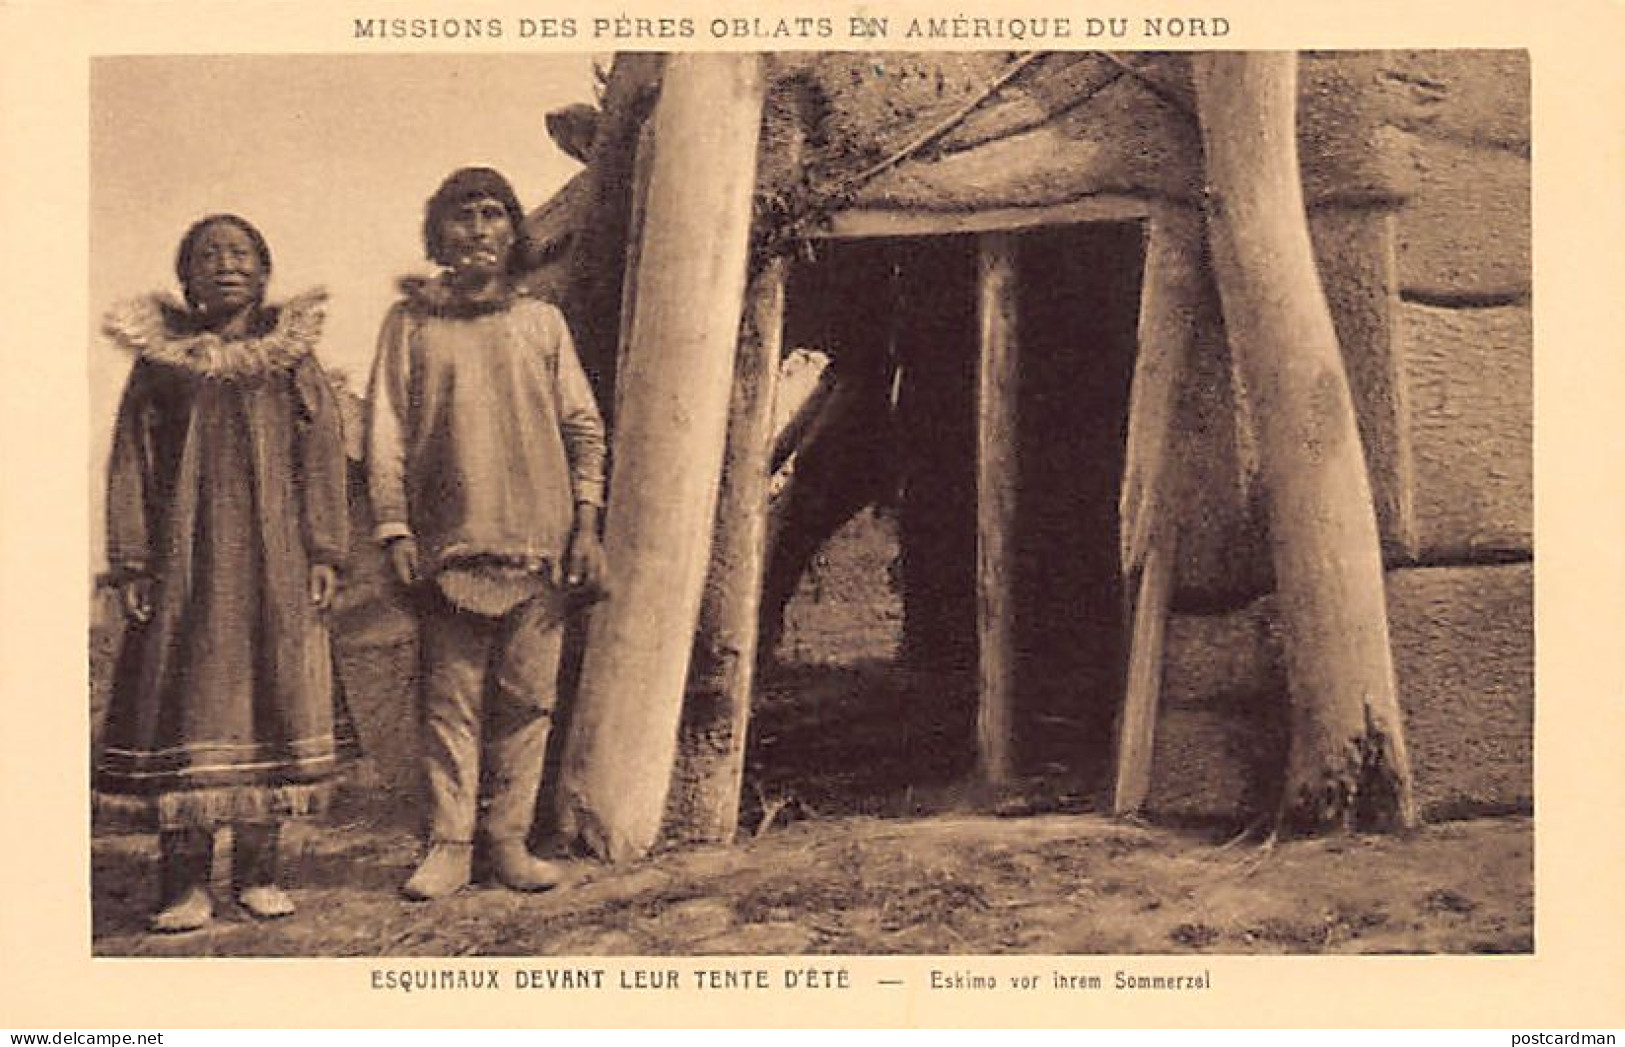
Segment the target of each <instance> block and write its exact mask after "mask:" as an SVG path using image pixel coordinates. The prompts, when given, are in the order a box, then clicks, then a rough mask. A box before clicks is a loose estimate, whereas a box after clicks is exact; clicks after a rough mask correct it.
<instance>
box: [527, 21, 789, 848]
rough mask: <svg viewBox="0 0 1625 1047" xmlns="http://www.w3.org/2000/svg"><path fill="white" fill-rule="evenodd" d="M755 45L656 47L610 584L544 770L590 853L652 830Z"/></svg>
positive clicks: (748, 188)
mask: <svg viewBox="0 0 1625 1047" xmlns="http://www.w3.org/2000/svg"><path fill="white" fill-rule="evenodd" d="M763 83H764V75H763V70H762V59H761V56H759V55H754V54H748V53H741V54H682V55H677V56H674V57H672V58H671V59H670V61H669V62H668V64H667V67H666V76H665V81H664V85H663V87H662V91H661V96H660V101H659V103H658V104H657V106H656V109H655V115H654V121H655V130H654V134H655V137H656V141H657V146H658V147H657V149H656V150H655V155H654V160H653V164H652V166H651V170H650V178H649V197H648V202H647V207H646V211H645V216H644V233H643V244H642V248H641V251H640V253H639V265H638V271H637V285H638V286H637V289H636V298H635V301H634V306H633V313H632V333H631V339H630V348H629V351H628V357H627V367H626V372H625V373H624V374H622V375H620V376H618V378H619V382H620V383H624V385H625V388H624V390H623V391H622V392H621V393H620V394H619V400H620V403H621V410H622V416H621V417H620V418H618V419H617V426H616V432H615V447H614V452H615V473H614V477H613V479H612V480H611V486H610V510H609V517H608V520H607V526H606V531H605V542H604V546H605V554H606V556H607V557H608V559H609V567H610V578H611V586H612V592H611V595H610V596H609V598H608V599H607V600H606V601H605V602H604V603H602V604H601V605H599V607H598V608H597V609H596V610H595V611H594V613H593V621H592V625H591V628H590V630H589V632H588V636H587V649H586V654H585V657H584V663H583V666H582V678H581V685H580V691H579V694H578V696H577V706H576V709H575V710H574V712H573V715H572V716H571V720H570V732H569V736H568V737H567V739H566V744H565V750H564V757H563V761H562V766H561V769H560V780H559V803H560V808H561V809H560V826H561V829H562V831H563V833H564V834H565V836H566V837H567V838H573V839H574V840H576V841H577V842H578V843H579V844H581V845H583V846H584V847H585V848H587V849H588V850H590V851H591V852H592V853H594V854H596V855H598V856H600V857H603V858H606V859H609V860H611V861H621V860H626V859H631V858H635V857H637V856H639V855H642V854H644V853H645V852H646V851H647V850H648V849H649V847H650V846H651V845H652V844H653V843H654V841H655V839H656V837H657V836H658V834H659V831H660V825H661V817H662V812H663V810H664V807H665V802H666V795H667V790H668V787H669V785H670V781H671V771H672V762H673V758H674V755H675V752H676V745H677V723H678V717H679V714H680V711H681V708H682V700H683V685H684V680H685V677H686V675H687V672H688V662H689V653H690V648H691V646H692V643H693V637H694V626H695V622H696V620H697V618H698V615H699V605H700V592H701V588H702V586H703V584H704V581H705V571H706V565H707V563H708V561H709V559H710V548H711V534H712V524H713V522H714V520H715V512H716V500H717V480H718V476H719V475H720V472H721V468H722V455H723V444H724V439H725V437H726V432H727V422H728V403H729V398H730V395H731V387H732V378H733V365H734V354H735V350H736V343H737V336H738V332H739V322H740V314H741V306H742V302H743V297H744V287H745V275H746V273H745V271H746V260H747V253H748V250H749V239H750V222H751V203H752V196H753V192H754V187H755V180H756V145H757V137H758V133H759V128H760V123H761V118H762V96H763Z"/></svg>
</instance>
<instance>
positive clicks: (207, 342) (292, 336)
mask: <svg viewBox="0 0 1625 1047" xmlns="http://www.w3.org/2000/svg"><path fill="white" fill-rule="evenodd" d="M262 315H263V316H265V317H266V318H267V320H268V322H269V329H268V330H265V331H263V332H262V333H259V334H254V335H250V336H249V337H247V338H233V339H225V338H221V337H220V336H219V335H218V334H215V333H214V332H213V331H198V330H195V329H194V323H195V321H194V320H193V313H192V311H191V310H190V309H188V308H187V307H186V306H185V305H183V304H182V303H181V302H180V301H178V300H176V299H175V298H174V297H173V296H171V295H167V294H155V295H148V296H147V297H145V298H138V299H136V300H134V301H132V302H127V303H125V304H124V305H121V306H119V307H117V308H116V309H114V310H113V311H112V312H110V313H108V314H107V318H106V319H105V320H104V321H103V323H102V331H103V333H105V334H106V335H107V336H108V337H109V338H111V339H112V340H113V341H114V342H116V343H117V344H118V345H120V346H122V347H124V348H125V349H126V350H127V351H129V352H131V353H134V354H135V355H136V356H137V357H139V358H141V359H143V360H151V361H153V362H154V363H160V364H167V365H169V366H170V367H178V368H181V369H182V370H186V371H190V372H191V373H192V374H194V375H197V376H198V377H200V378H214V379H221V380H230V379H234V378H236V379H240V378H253V377H257V376H260V375H265V374H270V373H273V372H277V371H286V370H289V369H291V368H292V367H294V366H295V365H297V364H298V363H299V362H300V361H301V360H303V359H304V358H305V357H307V356H309V355H311V353H312V352H314V351H315V348H316V342H317V341H318V340H319V339H320V338H321V336H322V322H323V321H324V320H325V319H326V318H327V292H326V291H323V290H320V289H318V290H314V291H307V292H305V293H304V294H302V295H298V296H297V297H294V298H290V299H289V300H288V301H287V302H285V303H284V304H282V305H281V306H270V307H266V308H265V309H263V310H262Z"/></svg>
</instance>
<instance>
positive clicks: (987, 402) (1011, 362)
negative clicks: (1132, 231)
mask: <svg viewBox="0 0 1625 1047" xmlns="http://www.w3.org/2000/svg"><path fill="white" fill-rule="evenodd" d="M977 275H978V314H979V317H980V330H981V363H980V368H979V370H978V374H977V399H978V403H977V430H976V633H977V641H978V645H979V652H978V655H977V666H978V684H979V688H978V693H979V703H980V704H979V705H978V710H977V740H978V744H979V746H980V771H981V776H982V780H983V781H984V782H985V783H987V784H989V785H999V784H1002V783H1005V782H1008V781H1009V780H1010V779H1011V778H1012V777H1014V774H1015V710H1014V703H1015V657H1016V652H1015V628H1016V623H1015V610H1016V608H1015V603H1016V601H1015V593H1014V588H1015V566H1016V565H1015V515H1016V487H1017V485H1016V476H1017V468H1018V462H1017V459H1016V439H1017V433H1016V422H1017V417H1018V415H1017V395H1018V393H1019V388H1018V384H1017V383H1018V378H1019V374H1018V371H1017V357H1018V348H1017V323H1016V316H1017V312H1016V311H1017V306H1018V303H1017V301H1016V293H1017V274H1016V238H1015V235H1014V234H1011V233H984V234H982V235H981V237H980V238H979V239H978V265H977Z"/></svg>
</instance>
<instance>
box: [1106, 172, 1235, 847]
mask: <svg viewBox="0 0 1625 1047" xmlns="http://www.w3.org/2000/svg"><path fill="white" fill-rule="evenodd" d="M1205 239H1206V230H1205V229H1204V228H1203V224H1202V215H1201V213H1200V212H1198V211H1196V210H1194V209H1192V208H1188V207H1184V206H1182V205H1179V204H1174V203H1161V204H1158V205H1156V207H1155V209H1154V210H1153V212H1152V218H1151V229H1150V241H1149V243H1148V244H1147V248H1146V263H1145V284H1144V290H1143V292H1142V293H1141V297H1140V303H1141V304H1140V337H1139V341H1140V348H1139V355H1138V356H1137V358H1136V359H1135V364H1134V384H1133V388H1132V390H1131V392H1130V396H1129V424H1128V446H1127V449H1126V452H1125V459H1124V467H1123V488H1122V496H1121V499H1120V501H1119V506H1118V512H1119V516H1120V519H1121V521H1122V536H1123V537H1122V541H1123V545H1122V554H1121V555H1122V570H1123V576H1124V578H1125V579H1126V580H1127V583H1128V584H1127V585H1126V586H1125V591H1126V592H1128V593H1129V594H1130V596H1129V599H1130V601H1131V602H1130V604H1129V608H1130V610H1129V615H1128V620H1129V621H1130V623H1132V624H1131V633H1130V640H1129V665H1128V675H1127V686H1126V688H1125V690H1124V696H1123V708H1122V711H1121V713H1120V714H1119V716H1118V722H1117V727H1118V730H1117V767H1116V775H1115V779H1114V783H1113V789H1112V810H1113V812H1114V813H1115V814H1117V815H1119V816H1122V815H1129V814H1133V813H1135V812H1137V811H1138V810H1140V808H1141V807H1142V806H1144V804H1145V799H1146V796H1147V794H1148V793H1149V792H1150V789H1151V771H1152V767H1151V757H1152V752H1153V750H1154V749H1155V745H1156V726H1157V705H1158V702H1159V700H1160V694H1161V689H1162V652H1163V631H1164V627H1165V624H1166V620H1167V615H1168V604H1169V598H1170V596H1171V594H1172V591H1173V585H1174V573H1175V572H1174V564H1175V560H1174V558H1173V554H1174V543H1175V542H1176V541H1178V529H1179V514H1178V506H1177V505H1176V504H1175V501H1176V499H1178V498H1179V497H1180V496H1181V490H1182V488H1181V484H1180V476H1179V453H1178V452H1179V449H1178V447H1177V445H1176V441H1177V440H1178V438H1179V436H1178V427H1177V425H1176V418H1175V414H1176V412H1177V411H1178V407H1179V389H1180V386H1181V383H1182V382H1183V381H1185V380H1186V375H1187V374H1188V368H1187V366H1186V361H1187V359H1188V357H1189V355H1190V353H1191V352H1192V351H1193V349H1192V347H1193V343H1194V341H1195V338H1196V320H1197V318H1198V317H1200V316H1202V315H1204V313H1209V314H1213V315H1216V314H1217V311H1218V310H1217V306H1216V305H1212V301H1213V298H1214V296H1215V295H1216V294H1217V292H1216V291H1215V290H1214V288H1213V283H1212V279H1211V278H1210V276H1209V274H1208V270H1207V266H1206V265H1205V264H1204V255H1205V243H1204V241H1205ZM1204 305H1209V306H1211V308H1209V309H1204V308H1203V307H1204ZM1189 493H1191V494H1195V493H1196V492H1189Z"/></svg>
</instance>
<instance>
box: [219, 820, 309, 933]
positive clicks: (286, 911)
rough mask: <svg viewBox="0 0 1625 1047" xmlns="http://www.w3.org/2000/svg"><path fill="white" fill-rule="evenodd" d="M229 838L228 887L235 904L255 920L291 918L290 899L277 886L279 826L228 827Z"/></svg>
mask: <svg viewBox="0 0 1625 1047" xmlns="http://www.w3.org/2000/svg"><path fill="white" fill-rule="evenodd" d="M231 835H232V848H231V884H232V888H233V889H234V890H235V891H236V892H237V902H238V904H240V905H241V906H242V907H243V908H244V909H246V910H248V914H249V915H250V916H252V917H254V918H255V919H258V920H275V919H279V918H281V917H283V916H292V915H293V910H294V906H293V899H292V898H289V897H288V894H287V892H286V891H284V890H283V889H282V888H281V887H280V886H278V884H277V879H278V876H277V871H278V858H277V845H278V843H279V842H280V840H281V836H282V826H281V825H279V824H277V823H275V822H271V823H269V824H238V825H234V826H232V830H231Z"/></svg>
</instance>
